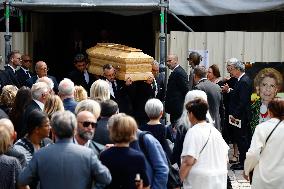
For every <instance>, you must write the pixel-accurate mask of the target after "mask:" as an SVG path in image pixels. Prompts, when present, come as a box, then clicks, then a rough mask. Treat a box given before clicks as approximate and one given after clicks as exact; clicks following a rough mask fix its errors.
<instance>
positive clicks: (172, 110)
mask: <svg viewBox="0 0 284 189" xmlns="http://www.w3.org/2000/svg"><path fill="white" fill-rule="evenodd" d="M188 90H189V83H188V76H187V74H186V72H185V70H184V69H183V68H182V67H181V66H178V67H177V68H175V69H174V71H173V72H172V73H171V75H170V76H169V80H168V85H167V91H166V100H165V110H166V112H167V113H169V114H171V116H174V117H175V118H176V119H178V118H179V117H180V116H181V114H182V110H183V103H184V97H185V95H186V93H187V92H188Z"/></svg>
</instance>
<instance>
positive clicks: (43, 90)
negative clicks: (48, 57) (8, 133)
mask: <svg viewBox="0 0 284 189" xmlns="http://www.w3.org/2000/svg"><path fill="white" fill-rule="evenodd" d="M31 93H32V98H33V100H32V101H31V103H30V104H29V105H28V106H27V108H26V110H25V112H24V118H23V119H24V122H23V125H22V128H20V131H19V133H18V138H22V137H23V136H24V135H25V134H26V128H27V125H26V121H27V119H28V116H29V114H30V113H31V112H32V111H33V110H40V111H43V108H44V103H45V102H46V100H47V98H48V97H49V95H50V90H49V86H48V85H47V84H46V83H44V82H37V83H35V84H33V86H32V88H31Z"/></svg>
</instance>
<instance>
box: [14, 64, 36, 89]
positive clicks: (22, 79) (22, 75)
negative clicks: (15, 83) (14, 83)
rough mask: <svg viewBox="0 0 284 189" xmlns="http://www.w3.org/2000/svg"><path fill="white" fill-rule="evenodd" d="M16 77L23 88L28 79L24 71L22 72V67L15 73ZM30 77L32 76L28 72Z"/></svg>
mask: <svg viewBox="0 0 284 189" xmlns="http://www.w3.org/2000/svg"><path fill="white" fill-rule="evenodd" d="M16 75H17V78H18V80H19V82H20V85H21V86H24V85H25V82H26V80H28V79H30V77H29V74H27V73H26V72H25V70H23V68H22V67H21V68H20V69H18V70H17V71H16ZM30 76H32V74H31V72H30Z"/></svg>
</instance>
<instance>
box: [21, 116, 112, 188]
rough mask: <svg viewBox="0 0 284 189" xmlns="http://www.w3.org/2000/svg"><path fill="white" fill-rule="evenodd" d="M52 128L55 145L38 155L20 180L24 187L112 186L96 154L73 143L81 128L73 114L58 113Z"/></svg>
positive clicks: (106, 170)
mask: <svg viewBox="0 0 284 189" xmlns="http://www.w3.org/2000/svg"><path fill="white" fill-rule="evenodd" d="M51 127H52V133H53V135H54V136H55V139H56V142H55V144H52V145H49V146H46V147H44V148H41V149H40V150H39V151H37V153H35V154H34V156H33V159H32V160H31V161H30V163H29V164H28V165H27V167H26V169H24V170H23V171H22V172H21V173H20V175H19V177H18V182H17V183H18V185H19V186H20V187H23V186H27V185H29V184H31V183H32V182H37V181H39V182H40V186H41V188H52V189H62V188H68V189H77V188H91V187H92V182H95V183H96V184H104V185H108V184H109V183H110V182H111V174H110V172H109V170H108V169H107V167H105V166H104V165H103V164H102V163H101V162H100V161H99V160H98V158H97V156H96V155H95V154H94V152H93V151H92V150H91V149H89V148H86V147H84V146H81V145H78V144H74V143H73V141H72V139H73V137H74V133H75V129H76V127H77V120H76V117H75V115H74V114H73V113H71V112H70V111H64V112H56V113H55V114H53V116H52V119H51ZM89 127H91V125H89ZM66 179H68V180H66Z"/></svg>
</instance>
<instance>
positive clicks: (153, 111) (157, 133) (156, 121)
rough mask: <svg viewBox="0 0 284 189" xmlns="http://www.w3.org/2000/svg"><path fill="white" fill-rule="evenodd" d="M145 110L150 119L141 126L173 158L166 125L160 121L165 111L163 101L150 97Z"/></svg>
mask: <svg viewBox="0 0 284 189" xmlns="http://www.w3.org/2000/svg"><path fill="white" fill-rule="evenodd" d="M145 112H146V114H147V116H148V118H149V119H150V121H149V122H148V123H146V124H144V125H142V126H141V127H140V129H141V130H142V131H149V132H151V133H152V134H153V136H154V137H155V138H156V139H157V140H158V141H159V142H160V143H161V145H162V147H163V150H164V152H165V153H166V155H167V156H168V158H171V155H172V151H171V149H170V147H169V144H168V142H167V140H166V127H165V125H163V124H162V123H161V122H160V119H161V117H162V116H163V113H164V107H163V103H162V102H161V101H160V100H159V99H156V98H152V99H149V100H148V101H147V102H146V104H145Z"/></svg>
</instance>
